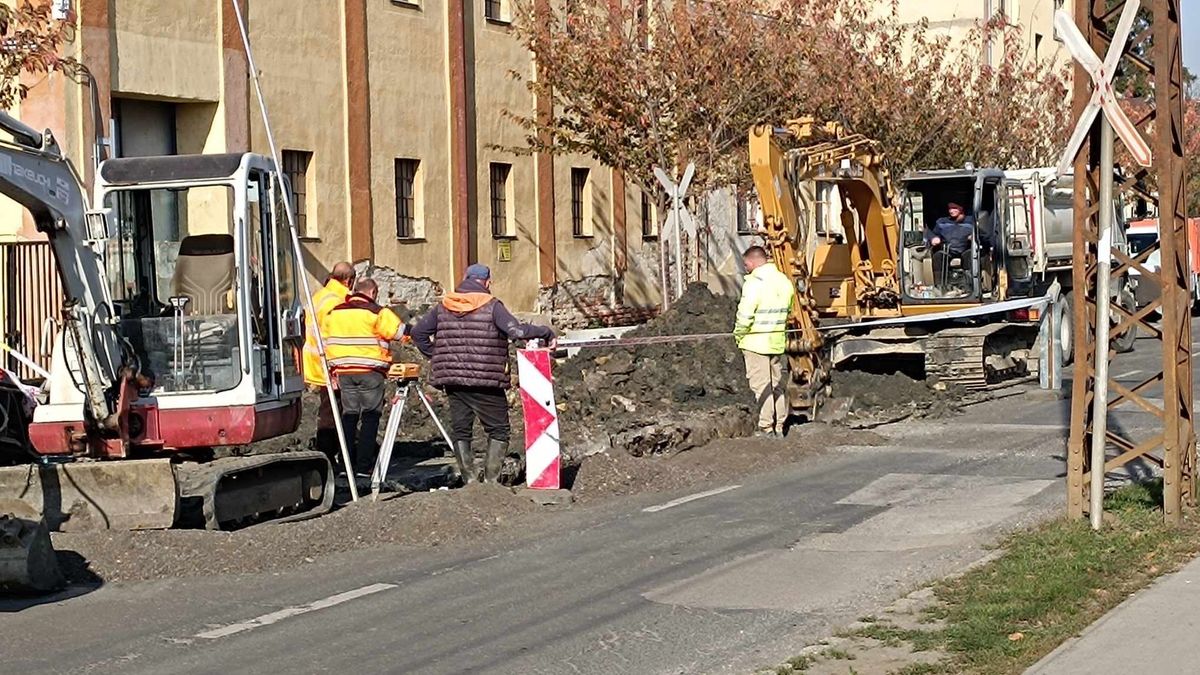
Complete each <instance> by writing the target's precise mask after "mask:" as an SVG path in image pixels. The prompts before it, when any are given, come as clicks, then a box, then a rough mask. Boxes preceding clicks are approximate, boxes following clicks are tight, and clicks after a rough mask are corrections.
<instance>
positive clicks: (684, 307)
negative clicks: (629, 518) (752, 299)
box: [555, 284, 753, 459]
mask: <svg viewBox="0 0 1200 675" xmlns="http://www.w3.org/2000/svg"><path fill="white" fill-rule="evenodd" d="M736 310H737V301H736V299H734V298H729V297H724V296H718V295H714V294H713V292H712V291H711V290H709V288H708V287H707V286H705V285H704V284H692V285H691V286H689V287H688V289H687V292H686V293H684V295H683V297H681V298H680V299H679V300H678V301H677V302H676V303H674V304H673V305H672V306H671V309H670V310H669V311H667V312H666V313H664V314H662V315H660V316H659V317H658V318H656V319H654V320H652V321H650V322H648V323H646V324H645V325H643V326H640V327H639V328H637V329H635V330H633V331H630V332H629V333H626V334H625V337H631V338H632V337H652V336H662V335H698V334H708V333H728V332H729V331H730V330H731V329H732V327H733V321H734V314H735V312H736ZM745 377H746V370H745V365H744V363H743V361H742V355H741V353H740V352H739V351H738V349H737V347H736V345H735V344H734V342H733V339H732V338H716V339H710V340H704V341H696V342H671V343H663V344H649V345H638V346H633V347H602V348H596V349H584V350H583V351H581V352H580V354H579V355H578V356H576V357H575V358H573V359H569V360H567V361H566V362H564V363H562V364H561V365H560V366H559V367H558V369H557V370H556V371H555V393H556V396H557V400H558V407H559V411H560V414H559V421H560V425H561V428H562V438H563V450H564V454H566V455H567V456H568V457H570V458H572V459H578V458H579V457H582V456H584V455H587V454H591V453H593V452H596V451H599V450H603V449H606V448H607V447H621V448H624V449H626V450H628V451H629V452H630V453H631V454H635V455H642V454H657V453H660V452H666V451H673V452H678V451H680V450H686V449H688V448H690V447H696V446H698V445H703V444H704V443H707V442H708V441H710V440H712V439H713V438H720V437H729V436H736V435H744V434H746V433H748V432H749V430H751V427H750V420H751V417H750V407H751V403H752V402H753V397H752V396H751V394H750V392H749V389H748V388H747V387H746V382H745ZM702 419H707V420H711V421H714V422H719V424H716V425H715V427H714V426H713V424H708V423H706V422H703V421H701V420H702ZM631 432H633V433H632V434H631Z"/></svg>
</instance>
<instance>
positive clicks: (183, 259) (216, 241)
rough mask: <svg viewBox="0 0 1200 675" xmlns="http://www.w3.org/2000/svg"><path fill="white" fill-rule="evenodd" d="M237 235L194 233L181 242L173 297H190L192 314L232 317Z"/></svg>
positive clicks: (189, 305)
mask: <svg viewBox="0 0 1200 675" xmlns="http://www.w3.org/2000/svg"><path fill="white" fill-rule="evenodd" d="M233 287H234V262H233V235H230V234H193V235H189V236H187V237H184V238H183V241H181V242H180V243H179V257H178V258H177V259H176V261H175V273H174V275H173V276H172V277H171V295H173V296H186V297H188V298H189V302H188V305H187V308H186V310H185V312H186V313H187V314H188V315H201V316H203V315H213V314H232V313H233V310H234V308H233V303H232V302H230V300H231V299H232V296H233V294H232V291H233Z"/></svg>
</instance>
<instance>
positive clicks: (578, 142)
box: [509, 0, 1071, 189]
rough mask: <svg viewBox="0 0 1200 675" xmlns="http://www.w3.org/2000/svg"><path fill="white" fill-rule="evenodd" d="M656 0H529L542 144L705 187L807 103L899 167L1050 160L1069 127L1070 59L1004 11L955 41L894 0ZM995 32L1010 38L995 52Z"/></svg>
mask: <svg viewBox="0 0 1200 675" xmlns="http://www.w3.org/2000/svg"><path fill="white" fill-rule="evenodd" d="M647 4H648V3H647V2H646V1H645V0H607V1H606V2H591V3H581V2H568V3H566V4H565V6H562V4H561V3H551V2H550V1H549V0H525V2H524V4H522V5H520V6H519V12H518V20H517V21H516V24H515V25H516V32H517V35H518V36H519V37H520V39H521V40H522V41H523V43H524V44H525V45H526V46H527V47H528V48H529V50H530V51H531V52H532V53H533V55H534V58H535V60H536V63H537V66H538V67H537V74H536V78H533V79H530V80H529V81H528V85H529V87H530V89H531V91H532V92H533V93H534V94H536V95H537V96H538V97H539V99H540V100H542V101H551V102H552V103H553V106H552V112H548V111H549V109H550V107H549V106H543V108H542V111H541V114H537V113H529V112H525V111H515V112H510V113H509V114H510V116H511V117H512V118H513V119H515V120H516V121H517V122H519V123H520V124H522V125H523V126H524V128H525V129H526V130H527V132H528V133H527V140H528V148H526V150H534V151H549V152H556V153H582V154H587V155H591V156H593V157H596V158H597V159H599V160H600V161H603V162H604V163H606V164H608V165H610V166H613V167H616V168H619V169H622V170H623V171H624V172H625V175H626V176H627V177H628V178H629V179H630V180H631V181H633V182H635V183H637V184H639V185H641V186H643V187H649V186H653V184H654V181H653V178H652V174H651V168H652V167H653V166H666V167H671V166H680V165H682V164H686V163H687V162H689V161H692V162H695V163H696V168H697V173H696V185H697V186H699V187H700V188H702V189H703V188H711V187H715V186H721V185H730V184H736V185H739V186H743V187H745V186H747V185H748V166H747V161H746V144H747V135H748V132H749V129H750V128H751V127H752V126H753V125H755V124H758V123H762V122H772V123H778V122H782V121H784V120H787V119H790V118H794V117H798V116H802V115H812V116H815V117H818V118H821V119H828V120H836V121H840V122H842V123H843V124H844V125H845V126H847V127H848V128H849V129H851V130H853V131H856V132H859V133H862V134H865V135H867V136H869V137H872V138H875V139H877V140H879V141H880V142H881V143H882V144H883V147H884V148H886V149H887V152H888V159H889V161H890V163H891V164H892V166H891V168H892V170H893V171H894V172H903V171H905V170H909V169H920V168H937V167H943V168H944V167H952V166H961V165H962V164H963V163H965V162H967V161H971V162H974V163H976V164H979V165H985V164H986V165H1001V166H1038V165H1045V164H1049V163H1053V162H1054V161H1055V160H1056V159H1057V154H1058V153H1059V152H1061V148H1062V145H1063V143H1064V142H1065V140H1066V133H1067V131H1068V128H1067V127H1068V125H1069V123H1070V121H1071V120H1070V110H1069V102H1068V88H1067V74H1068V73H1067V69H1066V68H1065V67H1063V66H1061V65H1059V64H1056V63H1054V62H1051V61H1048V60H1039V59H1037V58H1034V57H1030V56H1029V55H1028V53H1027V51H1028V50H1026V49H1025V48H1024V47H1023V46H1022V44H1021V40H1022V37H1021V34H1020V31H1019V30H1018V29H1016V28H1015V27H1013V26H1010V25H1008V24H1007V23H1005V22H1004V21H1003V19H996V20H994V21H992V22H990V23H988V24H986V25H981V26H978V27H977V28H975V29H974V30H972V31H970V33H969V34H968V35H966V36H965V37H963V38H961V39H959V40H958V41H957V42H955V41H952V40H951V39H950V38H949V37H948V36H946V35H945V34H940V33H937V32H936V31H933V30H931V29H930V28H929V26H928V25H927V24H926V23H924V22H920V23H907V22H904V21H902V20H901V19H900V17H899V13H898V9H897V4H896V2H894V1H893V2H891V3H889V4H885V5H884V6H883V8H880V7H879V3H867V2H863V1H862V0H723V1H722V2H684V1H682V0H681V1H680V2H676V3H673V4H672V5H670V6H668V5H667V4H666V3H659V2H654V3H652V8H651V9H647ZM555 8H558V9H555ZM988 44H997V45H1001V46H1002V49H1000V50H999V51H1001V52H1002V56H1001V57H1000V58H999V60H998V63H994V64H993V65H990V66H989V65H985V63H984V62H983V60H982V59H981V54H982V53H983V50H984V48H985V45H988ZM515 76H517V77H521V76H520V75H515Z"/></svg>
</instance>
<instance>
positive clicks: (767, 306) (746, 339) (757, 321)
mask: <svg viewBox="0 0 1200 675" xmlns="http://www.w3.org/2000/svg"><path fill="white" fill-rule="evenodd" d="M742 260H743V261H744V262H745V263H746V278H745V280H744V281H743V282H742V299H741V301H740V302H739V303H738V309H737V319H736V322H735V324H734V327H733V337H734V339H736V340H737V346H738V349H740V350H742V354H743V355H744V356H745V358H746V379H747V380H748V381H749V383H750V389H751V391H753V392H754V397H755V401H756V405H757V406H758V430H757V431H756V432H755V434H754V435H755V436H756V437H763V438H774V437H782V436H783V424H784V422H785V421H787V414H788V404H787V392H786V389H785V387H784V384H783V352H784V347H786V345H787V319H788V313H789V312H791V310H792V300H793V298H794V296H795V293H794V292H793V291H792V281H791V279H789V278H788V277H787V275H785V274H784V273H783V272H781V271H779V268H778V267H776V266H775V264H774V263H773V262H771V261H770V260H769V259H768V258H767V252H766V250H764V249H763V248H762V247H761V246H751V247H750V248H748V249H746V252H745V253H744V254H743V256H742Z"/></svg>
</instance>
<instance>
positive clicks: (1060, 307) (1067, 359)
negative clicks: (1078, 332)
mask: <svg viewBox="0 0 1200 675" xmlns="http://www.w3.org/2000/svg"><path fill="white" fill-rule="evenodd" d="M1073 304H1074V303H1073V302H1072V301H1071V294H1070V293H1067V294H1064V295H1063V296H1062V299H1061V300H1059V301H1058V304H1057V305H1056V307H1055V309H1056V311H1057V312H1058V343H1059V345H1061V346H1062V364H1063V365H1064V366H1065V365H1067V364H1069V363H1071V361H1073V360H1074V359H1075V323H1074V321H1075V312H1074V311H1073V310H1072V305H1073Z"/></svg>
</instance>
